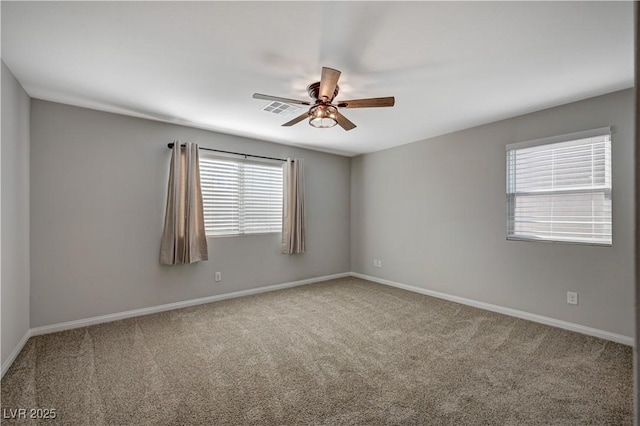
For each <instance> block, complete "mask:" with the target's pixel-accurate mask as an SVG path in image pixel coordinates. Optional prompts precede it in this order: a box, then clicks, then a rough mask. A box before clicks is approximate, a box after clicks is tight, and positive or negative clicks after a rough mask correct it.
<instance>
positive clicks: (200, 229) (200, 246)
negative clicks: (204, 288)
mask: <svg viewBox="0 0 640 426" xmlns="http://www.w3.org/2000/svg"><path fill="white" fill-rule="evenodd" d="M180 145H181V144H180V142H178V141H174V143H173V152H172V153H171V166H170V169H169V187H168V189H167V209H166V213H165V216H164V232H163V233H162V244H161V247H160V263H162V264H164V265H178V264H181V263H194V262H199V261H201V260H207V259H208V258H209V254H208V250H207V237H206V235H205V230H204V214H203V208H202V191H201V189H200V162H199V157H198V145H197V144H194V143H187V144H186V145H185V146H184V147H182V148H181V147H180Z"/></svg>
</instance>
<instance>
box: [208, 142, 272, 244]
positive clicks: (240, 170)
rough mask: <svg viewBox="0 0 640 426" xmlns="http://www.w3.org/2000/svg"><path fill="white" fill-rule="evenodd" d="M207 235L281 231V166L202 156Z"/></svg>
mask: <svg viewBox="0 0 640 426" xmlns="http://www.w3.org/2000/svg"><path fill="white" fill-rule="evenodd" d="M200 181H201V184H202V199H203V204H204V224H205V230H206V233H207V235H209V236H218V235H240V234H260V233H269V232H281V231H282V166H281V165H279V164H269V163H258V162H249V161H244V160H235V159H227V158H220V157H215V156H210V155H202V156H201V157H200Z"/></svg>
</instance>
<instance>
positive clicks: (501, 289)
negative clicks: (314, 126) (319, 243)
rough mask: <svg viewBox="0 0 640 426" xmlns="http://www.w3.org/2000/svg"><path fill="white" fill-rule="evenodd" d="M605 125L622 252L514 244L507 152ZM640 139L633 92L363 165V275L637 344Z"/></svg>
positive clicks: (355, 243)
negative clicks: (639, 143)
mask: <svg viewBox="0 0 640 426" xmlns="http://www.w3.org/2000/svg"><path fill="white" fill-rule="evenodd" d="M426 119H428V117H427V118H426ZM604 126H612V127H613V134H612V151H613V152H612V162H613V190H612V198H613V247H608V248H607V247H593V246H583V245H569V244H553V243H541V242H519V241H506V237H505V233H506V225H505V223H506V217H505V215H506V209H505V181H506V178H505V163H506V160H505V145H506V144H508V143H511V142H518V141H524V140H531V139H537V138H542V137H547V136H553V135H560V134H566V133H571V132H576V131H580V130H588V129H593V128H598V127H604ZM633 135H634V92H633V90H632V89H629V90H625V91H620V92H616V93H613V94H609V95H605V96H601V97H597V98H592V99H589V100H585V101H582V102H576V103H572V104H568V105H564V106H561V107H557V108H553V109H549V110H545V111H540V112H537V113H533V114H528V115H524V116H520V117H517V118H513V119H509V120H504V121H500V122H497V123H492V124H488V125H485V126H481V127H476V128H472V129H468V130H465V131H460V132H456V133H452V134H448V135H444V136H441V137H436V138H432V139H428V140H424V141H420V142H416V143H413V144H409V145H404V146H400V147H397V148H393V149H389V150H385V151H379V152H376V153H372V154H368V155H364V156H360V157H357V158H354V159H353V160H352V163H351V213H352V214H351V236H352V238H351V268H352V271H354V272H359V273H362V274H367V275H371V276H375V277H380V278H384V279H388V280H391V281H396V282H399V283H403V284H408V285H413V286H417V287H422V288H425V289H430V290H435V291H439V292H443V293H448V294H451V295H456V296H461V297H465V298H469V299H474V300H477V301H482V302H487V303H492V304H496V305H500V306H504V307H509V308H513V309H518V310H522V311H526V312H530V313H535V314H539V315H544V316H548V317H552V318H556V319H560V320H565V321H570V322H573V323H577V324H582V325H585V326H589V327H594V328H598V329H601V330H605V331H609V332H613V333H619V334H622V335H625V336H634V223H633V220H634V201H633V200H634V184H633V182H634V155H633V154H634V151H633ZM373 259H381V260H382V266H383V267H382V268H374V267H373V266H372V261H373ZM568 290H570V291H577V292H578V293H579V297H580V304H579V306H572V305H568V304H567V303H566V292H567V291H568Z"/></svg>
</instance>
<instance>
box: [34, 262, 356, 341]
mask: <svg viewBox="0 0 640 426" xmlns="http://www.w3.org/2000/svg"><path fill="white" fill-rule="evenodd" d="M349 276H351V273H350V272H344V273H341V274H334V275H324V276H321V277H315V278H308V279H306V280H300V281H292V282H288V283H282V284H275V285H269V286H266V287H258V288H252V289H249V290H241V291H234V292H233V293H224V294H217V295H215V296H207V297H201V298H199V299H190V300H183V301H182V302H174V303H167V304H166V305H158V306H151V307H148V308H141V309H134V310H132V311H125V312H117V313H115V314H108V315H101V316H98V317H92V318H85V319H81V320H75V321H67V322H61V323H58V324H51V325H45V326H42V327H36V328H32V329H31V330H30V332H31V336H39V335H42V334H49V333H55V332H58V331H64V330H71V329H74V328H80V327H86V326H89V325H95V324H101V323H105V322H111V321H117V320H121V319H125V318H132V317H139V316H142V315H149V314H155V313H156V312H163V311H170V310H173V309H180V308H186V307H188V306H195V305H202V304H204V303H211V302H217V301H219V300H225V299H233V298H236V297H242V296H250V295H252V294H259V293H265V292H268V291H275V290H281V289H283V288H289V287H297V286H301V285H305V284H312V283H317V282H320V281H327V280H333V279H336V278H344V277H349Z"/></svg>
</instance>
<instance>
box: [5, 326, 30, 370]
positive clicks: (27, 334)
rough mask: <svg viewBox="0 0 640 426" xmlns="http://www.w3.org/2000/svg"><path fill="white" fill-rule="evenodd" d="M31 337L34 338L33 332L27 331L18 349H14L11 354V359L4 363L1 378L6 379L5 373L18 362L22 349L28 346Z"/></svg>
mask: <svg viewBox="0 0 640 426" xmlns="http://www.w3.org/2000/svg"><path fill="white" fill-rule="evenodd" d="M31 336H32V334H31V330H27V332H26V333H25V334H24V336H22V339H20V341H19V342H18V344H17V345H16V347H15V348H13V350H12V351H11V353H10V354H9V357H8V358H7V359H6V360H5V361H4V362H3V363H2V374H1V376H0V377H4V375H5V373H6V372H7V371H8V370H9V367H11V364H13V361H15V360H16V358H17V357H18V354H19V353H20V351H22V348H24V345H26V344H27V340H29V337H31Z"/></svg>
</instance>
